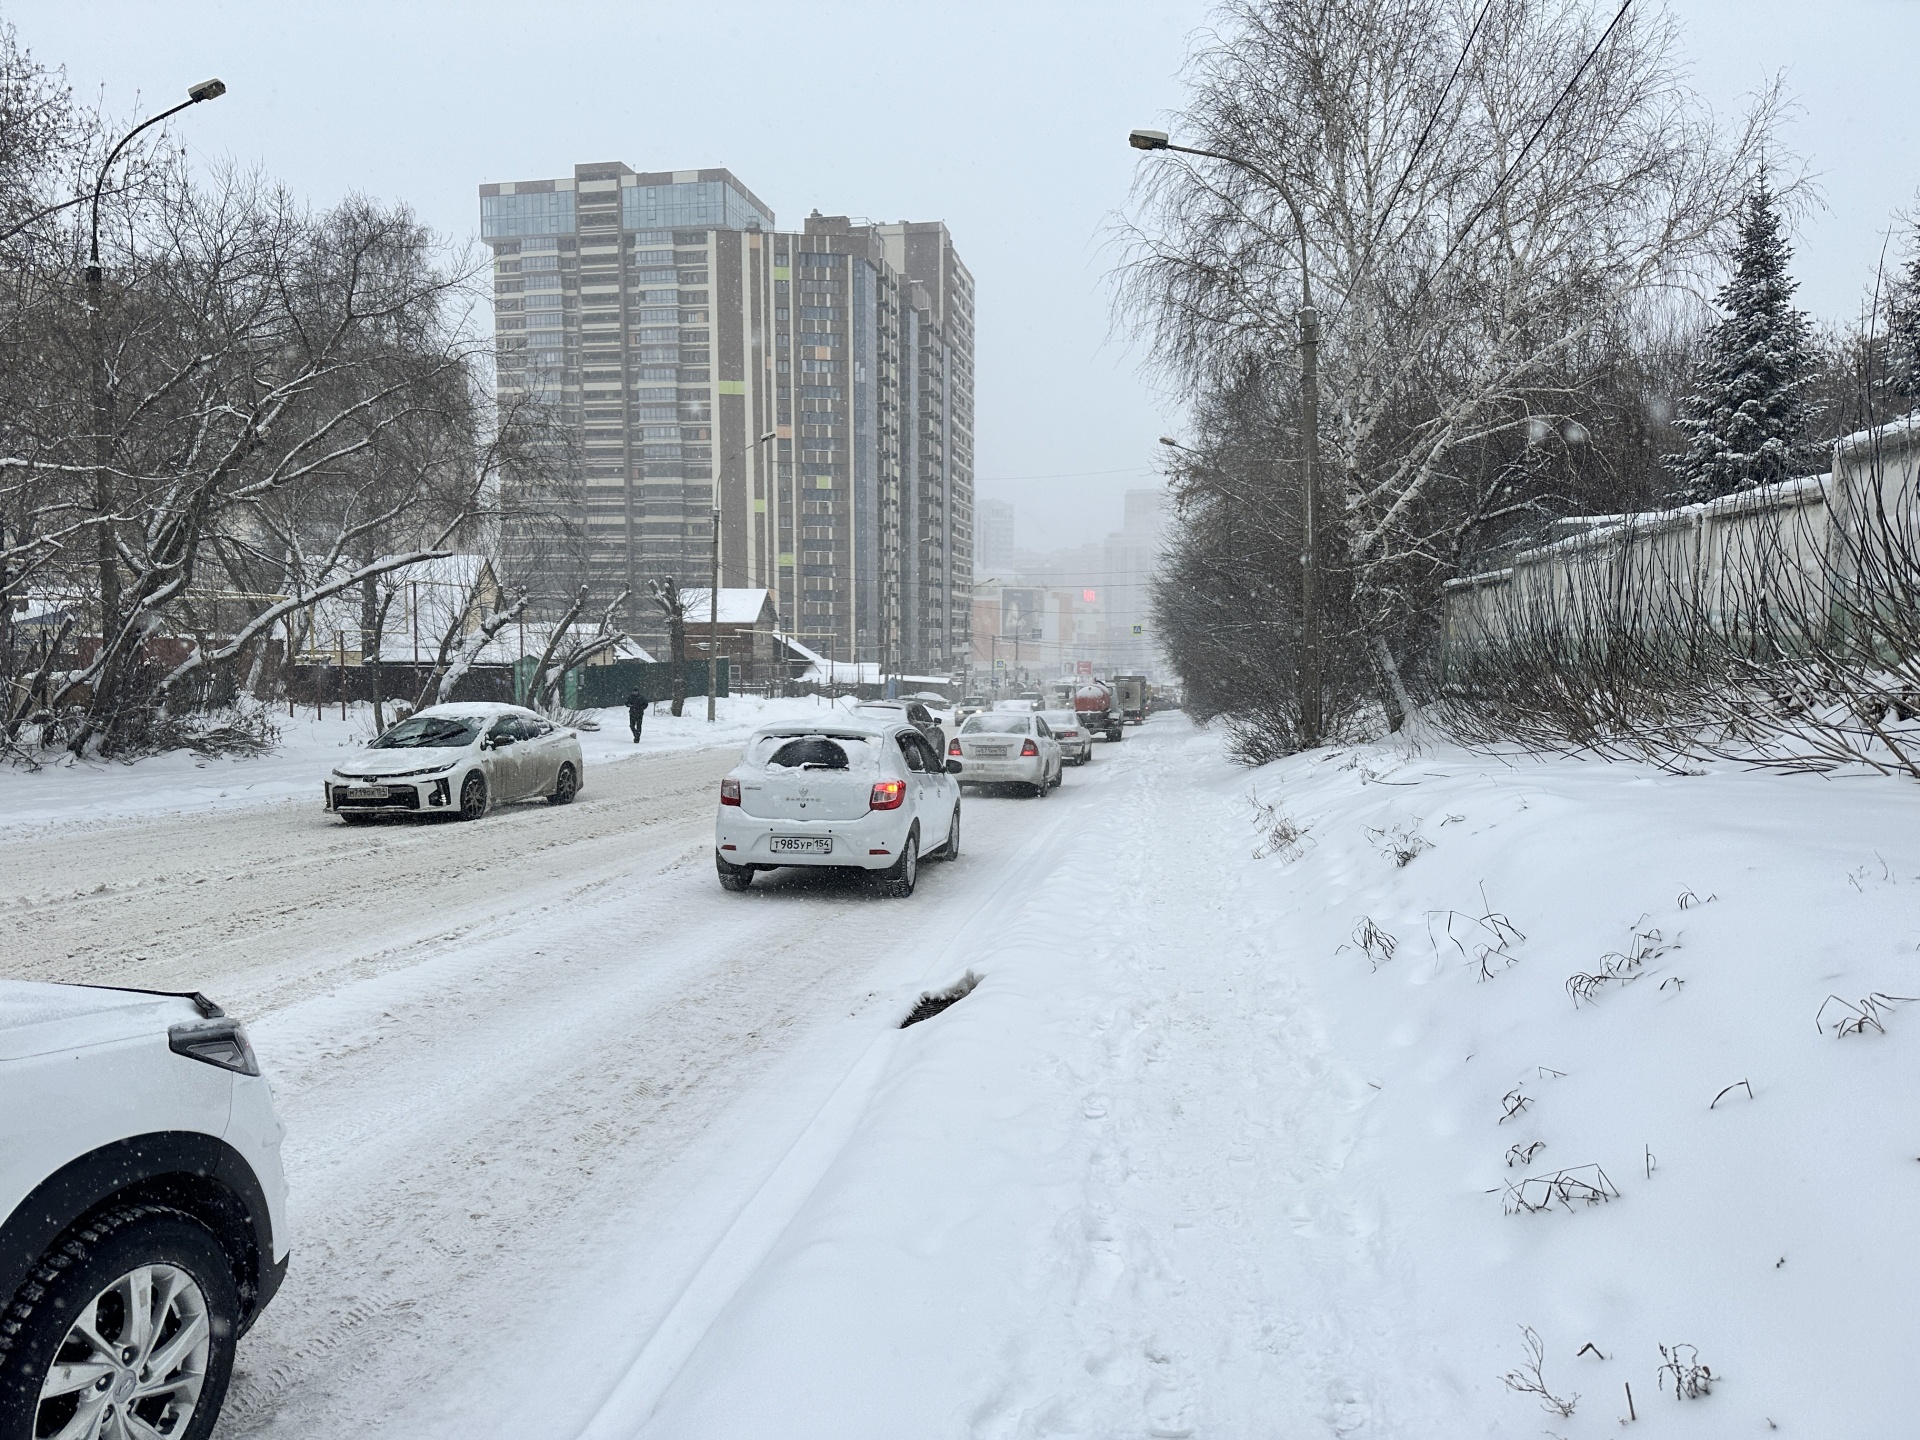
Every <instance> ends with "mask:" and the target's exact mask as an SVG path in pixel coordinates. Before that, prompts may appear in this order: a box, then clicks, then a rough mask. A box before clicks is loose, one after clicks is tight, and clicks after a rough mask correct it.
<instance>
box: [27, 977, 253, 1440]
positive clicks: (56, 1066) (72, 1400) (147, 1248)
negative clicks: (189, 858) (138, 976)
mask: <svg viewBox="0 0 1920 1440" xmlns="http://www.w3.org/2000/svg"><path fill="white" fill-rule="evenodd" d="M284 1133H285V1132H284V1130H283V1129H282V1127H281V1124H280V1119H279V1117H278V1116H277V1115H276V1114H275V1113H274V1108H273V1097H272V1096H271V1094H269V1092H268V1090H267V1082H266V1081H265V1080H263V1079H261V1078H260V1067H259V1064H258V1063H257V1062H256V1061H255V1059H254V1055H253V1047H252V1046H251V1045H250V1044H248V1042H247V1035H246V1031H245V1030H244V1029H243V1028H242V1027H241V1026H240V1025H239V1024H238V1023H237V1022H236V1021H234V1020H231V1019H229V1018H227V1017H226V1016H225V1015H224V1014H222V1013H221V1010H220V1007H219V1006H217V1005H215V1004H213V1002H211V1001H210V1000H207V999H206V998H205V997H204V996H200V995H168V994H160V993H156V992H152V991H134V990H112V989H104V988H98V987H92V986H73V985H47V984H39V983H33V982H28V981H20V980H0V1440H47V1437H58V1440H70V1437H72V1440H78V1437H82V1436H84V1437H87V1440H94V1437H100V1440H123V1437H125V1440H133V1437H150V1436H160V1435H163V1436H166V1437H168V1440H202V1437H204V1436H206V1435H207V1434H208V1433H209V1432H210V1431H211V1430H212V1429H213V1425H214V1421H215V1420H216V1419H218V1418H219V1414H220V1404H221V1401H222V1400H223V1399H224V1398H225V1395H226V1389H227V1380H228V1377H229V1375H230V1374H231V1373H232V1369H233V1353H234V1345H235V1343H236V1342H237V1341H238V1340H239V1338H240V1336H241V1335H242V1334H244V1333H245V1332H246V1330H247V1328H248V1327H249V1326H251V1325H252V1324H253V1322H254V1320H255V1319H256V1318H258V1316H259V1314H260V1311H261V1310H262V1309H263V1308H264V1307H265V1305H266V1303H267V1302H268V1301H269V1300H270V1299H272V1298H273V1294H274V1291H275V1290H277V1289H278V1288H279V1285H280V1280H281V1277H282V1276H284V1275H285V1274H286V1269H287V1239H286V1198H287V1187H286V1179H285V1177H284V1176H283V1174H282V1173H281V1169H280V1140H281V1136H282V1135H283V1134H284Z"/></svg>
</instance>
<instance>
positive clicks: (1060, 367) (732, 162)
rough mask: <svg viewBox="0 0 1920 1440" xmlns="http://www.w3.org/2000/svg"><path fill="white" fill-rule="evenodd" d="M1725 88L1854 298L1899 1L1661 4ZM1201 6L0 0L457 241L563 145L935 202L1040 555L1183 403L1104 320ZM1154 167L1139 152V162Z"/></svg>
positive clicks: (1823, 275)
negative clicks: (1112, 243)
mask: <svg viewBox="0 0 1920 1440" xmlns="http://www.w3.org/2000/svg"><path fill="white" fill-rule="evenodd" d="M1672 8H1673V9H1674V10H1675V11H1676V13H1678V14H1679V15H1680V17H1681V18H1682V20H1683V22H1684V23H1685V25H1686V29H1687V46H1688V52H1689V55H1690V58H1691V60H1692V62H1693V65H1694V78H1695V83H1696V84H1697V86H1698V88H1699V89H1700V90H1701V92H1702V93H1703V94H1705V95H1706V96H1707V97H1708V98H1709V99H1710V100H1711V101H1712V102H1713V103H1714V105H1715V106H1716V108H1719V109H1723V110H1729V111H1731V110H1734V109H1737V108H1738V107H1739V105H1740V103H1741V97H1742V96H1743V95H1744V94H1746V93H1748V92H1750V91H1751V90H1752V89H1753V88H1755V87H1756V86H1757V85H1758V84H1759V83H1761V82H1762V81H1763V80H1764V78H1765V77H1766V76H1767V75H1769V74H1770V73H1772V72H1773V71H1776V70H1783V71H1785V72H1786V76H1787V81H1788V86H1789V88H1790V90H1791V91H1792V93H1793V94H1794V95H1795V96H1796V97H1797V99H1798V101H1799V103H1800V105H1801V107H1802V108H1801V114H1800V117H1799V118H1798V120H1797V121H1796V122H1795V124H1794V126H1793V127H1792V130H1791V132H1790V134H1789V136H1788V137H1787V138H1788V143H1789V144H1790V145H1791V146H1792V147H1793V148H1795V149H1796V150H1797V151H1799V152H1800V153H1801V154H1802V155H1804V156H1805V157H1806V158H1807V159H1808V160H1809V161H1810V163H1811V165H1812V167H1813V169H1814V170H1815V172H1816V173H1817V174H1818V175H1819V177H1820V183H1821V186H1822V189H1823V192H1824V197H1825V201H1826V208H1825V209H1824V210H1821V211H1818V212H1816V213H1814V214H1812V215H1810V216H1809V217H1808V218H1807V219H1806V221H1805V222H1804V223H1803V225H1802V227H1801V236H1800V242H1799V243H1800V249H1799V255H1798V261H1797V264H1796V267H1795V268H1796V271H1797V273H1798V275H1799V276H1800V278H1801V281H1802V289H1801V300H1802V303H1804V304H1805V305H1806V306H1807V307H1808V308H1809V309H1811V310H1813V311H1814V312H1815V313H1816V314H1817V315H1820V316H1822V317H1827V318H1834V319H1838V318H1841V317H1843V316H1847V315H1850V314H1853V313H1854V312H1856V311H1857V309H1858V307H1859V303H1860V296H1861V294H1862V291H1863V289H1864V287H1866V286H1867V285H1869V284H1870V283H1871V279H1872V271H1873V266H1874V264H1875V262H1876V260H1877V258H1878V256H1879V252H1880V245H1881V240H1882V237H1883V234H1884V232H1885V229H1886V227H1887V225H1888V223H1889V219H1890V216H1891V214H1892V212H1893V211H1895V210H1896V209H1903V208H1906V207H1908V206H1909V205H1910V204H1911V203H1912V201H1913V197H1914V194H1915V190H1916V186H1920V106H1916V105H1915V103H1914V98H1913V96H1914V87H1913V79H1912V73H1913V64H1914V57H1915V56H1916V55H1920V3H1915V0H1678V3H1676V4H1674V5H1673V7H1672ZM1210 11H1211V3H1210V0H1158V3H1140V0H1097V3H1096V0H1042V3H1035V0H1028V3H1005V0H968V3H965V4H953V3H938V4H935V3H929V0H847V3H834V0H809V3H808V4H806V5H804V6H801V5H795V4H792V3H790V0H786V3H779V4H770V3H756V0H706V3H698V4H695V3H679V0H674V3H667V0H625V3H613V0H606V3H593V0H572V3H566V0H543V3H539V4H533V3H526V4H519V5H513V4H502V3H478V0H470V3H452V0H383V3H331V4H329V3H316V0H306V3H300V4H288V3H284V0H283V3H274V4H267V3H245V4H226V3H218V0H166V3H153V0H138V3H133V0H122V3H89V0H13V3H5V4H0V14H4V15H6V17H7V18H9V19H10V20H12V21H13V23H14V24H15V26H16V27H17V29H18V30H19V32H20V36H21V38H22V40H23V41H24V42H25V43H26V44H27V45H29V46H30V47H31V48H32V49H33V50H34V51H35V52H36V53H37V54H38V55H39V56H40V57H41V58H42V59H44V60H46V61H48V62H52V63H59V64H64V65H65V66H66V67H67V70H68V73H69V75H70V77H71V78H72V80H73V81H74V83H75V86H76V88H77V89H79V90H81V91H82V92H83V93H90V92H91V91H92V90H93V89H94V88H95V87H103V88H104V94H105V97H106V100H107V103H108V105H109V107H110V108H111V109H113V110H114V111H116V112H118V113H121V114H129V113H132V112H133V111H134V110H135V109H136V107H139V108H141V109H142V111H143V113H144V111H145V110H147V109H151V108H153V107H155V106H158V105H160V104H162V103H172V100H173V99H174V97H175V96H176V95H179V94H181V93H183V92H184V90H185V88H186V87H187V86H188V85H189V84H191V83H193V82H195V81H198V80H201V79H204V78H206V77H208V76H211V75H218V76H219V77H220V78H221V79H223V80H225V81H226V82H227V84H228V86H229V87H230V93H229V94H228V95H227V96H226V97H225V98H224V99H222V100H220V101H218V102H217V103H214V104H211V105H206V106H202V107H198V108H196V109H195V110H194V111H193V112H190V113H189V114H188V115H186V116H183V117H182V120H181V122H180V123H179V126H178V128H177V130H176V132H175V133H176V136H177V138H178V139H179V140H180V141H181V142H183V143H184V144H185V145H187V147H188V148H189V149H190V150H191V151H192V153H193V154H194V155H195V156H196V157H199V158H202V159H205V160H213V159H217V158H219V157H223V156H226V157H232V158H234V159H236V160H239V161H241V162H243V163H249V164H258V165H259V166H261V167H262V168H263V169H265V170H266V171H268V172H270V173H271V174H272V175H274V176H275V177H276V178H278V179H280V180H281V181H283V182H284V183H286V184H288V185H289V186H291V187H292V188H293V189H294V190H295V191H297V192H299V193H302V194H305V195H307V196H308V197H310V198H311V199H312V200H313V201H314V202H315V203H316V204H326V203H328V202H330V201H332V200H334V199H337V198H338V197H339V196H341V195H342V194H344V193H346V192H348V191H352V190H359V191H363V192H366V193H368V194H371V195H374V196H378V197H381V198H383V199H389V200H405V201H407V202H408V203H409V204H411V205H412V206H413V207H414V208H415V209H416V210H417V211H418V212H419V213H420V214H421V216H422V217H423V218H424V219H425V220H426V221H427V222H428V223H430V224H432V225H434V226H435V227H437V228H439V229H441V230H442V231H445V232H448V233H450V234H453V235H456V236H461V237H464V236H467V235H469V234H472V233H473V232H475V231H476V230H477V228H478V218H477V217H478V201H477V199H476V197H475V187H476V186H478V185H479V184H480V183H481V182H482V181H487V180H512V179H530V178H536V177H541V176H550V175H565V174H568V173H570V172H571V169H572V166H573V165H574V164H575V163H576V162H580V161H587V160H624V161H626V162H627V163H628V164H630V165H633V166H634V167H635V168H637V169H643V170H646V169H660V170H666V169H683V168H694V167H699V166H708V165H724V166H726V167H727V168H728V169H731V170H732V171H733V172H734V173H735V174H737V175H738V176H740V178H741V179H742V180H743V181H745V182H746V184H747V185H748V186H749V187H750V188H752V189H753V190H754V191H755V192H756V193H757V194H759V195H760V197H761V198H762V199H763V200H765V201H766V202H767V203H768V204H770V205H771V206H773V208H774V212H775V215H776V217H777V218H778V220H779V221H780V223H781V224H782V225H783V226H787V225H797V223H798V222H799V221H800V219H801V218H802V217H803V216H804V215H805V214H806V213H807V212H808V211H809V210H811V209H814V208H816V207H817V208H819V209H820V210H822V211H825V212H827V213H829V214H833V213H847V214H852V215H855V216H867V217H870V218H872V219H876V220H901V219H912V220H929V219H943V220H945V221H946V222H947V223H948V225H949V226H950V227H951V228H952V230H953V233H954V236H955V240H956V243H957V244H958V246H959V248H960V253H961V255H962V256H963V257H964V258H965V260H966V261H967V264H968V265H969V267H970V268H971V269H972V270H973V273H974V277H975V279H976V281H977V282H978V286H979V311H980V313H979V350H978V355H977V365H978V415H977V420H976V424H977V443H978V469H979V489H980V492H981V493H982V494H983V495H987V496H994V497H999V498H1003V499H1010V500H1013V501H1014V502H1015V503H1016V504H1017V505H1018V506H1019V508H1020V517H1021V523H1020V530H1021V535H1020V540H1021V543H1022V544H1023V545H1028V546H1032V547H1035V548H1052V547H1054V546H1056V545H1068V544H1077V543H1080V542H1082V541H1085V540H1092V539H1097V538H1099V537H1100V536H1102V535H1104V534H1105V533H1106V532H1107V531H1108V530H1111V529H1114V528H1116V527H1117V526H1118V524H1119V522H1120V492H1121V491H1123V490H1125V489H1127V488H1128V487H1129V486H1134V485H1141V484H1152V483H1154V475H1155V471H1154V468H1153V467H1154V464H1155V461H1156V458H1157V456H1156V452H1157V451H1158V450H1159V447H1158V445H1156V443H1155V438H1156V437H1157V436H1159V435H1161V434H1164V433H1167V432H1168V431H1169V430H1173V429H1176V428H1177V426H1178V423H1179V421H1178V415H1177V410H1176V408H1175V407H1173V406H1170V405H1168V404H1167V403H1166V402H1165V401H1164V400H1163V399H1162V397H1160V396H1158V395H1157V394H1155V393H1154V392H1153V390H1152V389H1151V388H1150V387H1149V386H1148V385H1147V384H1146V383H1145V382H1144V381H1143V380H1142V379H1141V377H1140V375H1139V367H1138V356H1137V355H1136V354H1134V353H1132V352H1130V351H1129V350H1128V349H1127V348H1126V346H1125V345H1124V343H1122V342H1121V341H1119V340H1117V339H1114V338H1111V337H1110V333H1109V321H1108V312H1107V303H1106V290H1105V283H1104V278H1103V277H1104V274H1105V272H1106V270H1107V268H1108V265H1109V263H1110V254H1109V252H1108V251H1107V250H1106V249H1105V248H1104V245H1103V230H1104V226H1105V224H1106V221H1107V217H1108V216H1109V215H1110V214H1111V213H1112V212H1113V211H1114V210H1115V209H1116V208H1118V207H1119V206H1121V205H1122V204H1123V203H1124V202H1125V198H1126V193H1127V187H1128V184H1129V181H1130V179H1131V177H1132V175H1133V171H1134V166H1135V164H1136V155H1135V152H1133V151H1131V150H1129V149H1128V148H1127V146H1126V133H1127V131H1128V130H1129V129H1130V128H1132V127H1133V126H1135V125H1139V124H1148V123H1152V122H1154V121H1155V120H1156V119H1157V118H1158V117H1160V116H1162V115H1163V114H1164V113H1165V112H1166V111H1168V110H1170V109H1172V108H1174V107H1175V106H1177V105H1178V104H1179V103H1180V98H1181V90H1180V84H1179V69H1180V63H1181V60H1182V57H1183V56H1184V54H1185V52H1186V48H1187V44H1188V39H1189V37H1190V36H1191V35H1192V34H1193V33H1194V32H1195V31H1196V30H1197V29H1198V28H1200V27H1201V26H1203V25H1204V24H1205V23H1206V20H1207V17H1208V15H1209V13H1210ZM1149 163H1150V162H1149Z"/></svg>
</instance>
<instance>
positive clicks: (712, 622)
mask: <svg viewBox="0 0 1920 1440" xmlns="http://www.w3.org/2000/svg"><path fill="white" fill-rule="evenodd" d="M711 575H712V578H711V579H710V580H709V582H708V589H707V723H708V724H709V725H711V724H713V718H714V706H713V691H714V687H715V686H716V685H717V684H719V675H720V659H719V656H720V512H719V511H718V510H717V509H716V510H715V511H714V512H713V566H712V569H711Z"/></svg>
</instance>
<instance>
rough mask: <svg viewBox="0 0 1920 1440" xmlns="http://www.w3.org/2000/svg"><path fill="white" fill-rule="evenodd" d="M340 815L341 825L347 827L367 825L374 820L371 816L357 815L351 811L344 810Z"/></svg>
mask: <svg viewBox="0 0 1920 1440" xmlns="http://www.w3.org/2000/svg"><path fill="white" fill-rule="evenodd" d="M339 815H340V821H341V823H342V824H345V825H365V824H366V823H367V822H368V821H369V820H371V819H373V816H371V815H356V814H354V813H353V812H352V811H351V810H342V811H340V812H339Z"/></svg>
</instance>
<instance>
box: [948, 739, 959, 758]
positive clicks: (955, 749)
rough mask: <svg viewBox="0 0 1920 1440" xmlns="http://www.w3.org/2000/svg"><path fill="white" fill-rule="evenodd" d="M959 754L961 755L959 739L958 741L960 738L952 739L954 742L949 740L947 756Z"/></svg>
mask: <svg viewBox="0 0 1920 1440" xmlns="http://www.w3.org/2000/svg"><path fill="white" fill-rule="evenodd" d="M959 753H960V741H959V739H958V738H957V737H956V738H955V739H952V740H949V741H948V742H947V754H949V755H958V754H959Z"/></svg>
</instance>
